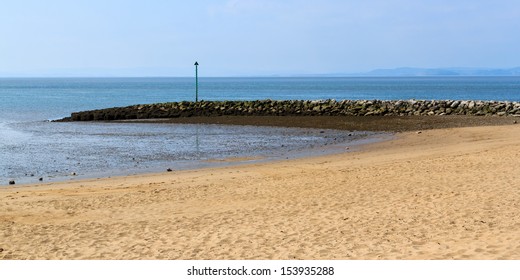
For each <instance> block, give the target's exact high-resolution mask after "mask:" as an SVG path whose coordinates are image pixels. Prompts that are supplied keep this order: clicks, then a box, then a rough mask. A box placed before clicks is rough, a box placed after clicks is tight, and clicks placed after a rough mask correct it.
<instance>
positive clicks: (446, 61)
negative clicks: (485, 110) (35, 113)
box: [0, 0, 520, 76]
mask: <svg viewBox="0 0 520 280" xmlns="http://www.w3.org/2000/svg"><path fill="white" fill-rule="evenodd" d="M519 32H520V1H518V0H487V1H484V0H457V1H453V0H422V1H421V0H363V1H361V0H356V1H353V0H352V1H351V0H319V1H318V0H316V1H304V0H299V1H297V0H222V1H220V0H197V1H187V0H180V1H175V0H149V1H132V0H125V1H123V0H45V1H43V0H34V1H29V0H1V5H0V76H13V75H18V76H105V75H110V76H192V75H193V72H194V66H193V63H194V62H195V60H197V61H198V62H199V63H200V66H199V73H200V75H201V76H234V75H271V74H278V75H290V74H318V73H352V72H361V71H368V70H371V69H375V68H395V67H402V66H410V67H426V68H436V67H451V66H460V67H498V68H500V67H516V66H520V52H519V50H520V35H519V34H520V33H519Z"/></svg>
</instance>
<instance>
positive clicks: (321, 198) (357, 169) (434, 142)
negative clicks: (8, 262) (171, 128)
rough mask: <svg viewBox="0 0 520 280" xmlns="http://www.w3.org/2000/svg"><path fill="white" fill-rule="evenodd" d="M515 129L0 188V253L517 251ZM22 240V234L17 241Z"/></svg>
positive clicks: (508, 255)
mask: <svg viewBox="0 0 520 280" xmlns="http://www.w3.org/2000/svg"><path fill="white" fill-rule="evenodd" d="M518 139H520V126H514V125H513V126H511V125H509V126H501V125H497V126H476V127H463V128H457V127H452V128H441V129H433V130H425V131H422V133H420V134H418V133H415V132H412V131H409V132H403V133H398V134H397V138H396V139H394V140H390V141H386V142H380V143H376V144H370V145H367V146H364V148H363V149H361V150H360V151H356V152H352V153H342V154H334V155H328V156H320V157H311V158H301V159H295V160H284V161H278V162H269V163H254V164H247V165H239V166H230V167H219V168H209V169H203V170H187V171H179V172H171V173H160V174H147V175H135V176H126V177H118V178H108V179H101V180H97V179H93V180H84V181H75V182H60V183H51V184H42V185H31V186H15V187H7V188H1V189H0V213H2V214H0V227H1V228H3V229H4V230H3V232H4V241H3V242H2V244H0V247H1V248H2V250H1V252H0V259H518V258H520V254H519V252H520V247H519V246H518V244H520V234H518V233H520V220H519V219H520V218H519V217H518V215H517V214H518V210H517V209H518V201H520V197H519V195H520V194H519V193H518V191H517V187H516V186H517V183H518V182H520V174H518V172H517V170H516V169H517V166H518V165H519V164H520V162H519V161H520V160H519V157H518V155H520V141H519V140H518ZM29 240H30V242H28V241H29Z"/></svg>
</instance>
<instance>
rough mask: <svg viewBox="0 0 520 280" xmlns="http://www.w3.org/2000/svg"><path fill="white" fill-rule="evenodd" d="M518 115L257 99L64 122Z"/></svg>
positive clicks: (150, 107)
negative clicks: (277, 117)
mask: <svg viewBox="0 0 520 280" xmlns="http://www.w3.org/2000/svg"><path fill="white" fill-rule="evenodd" d="M413 115H418V116H433V115H438V116H443V115H474V116H516V117H520V102H508V101H471V100H465V101H461V100H407V101H404V100H397V101H383V100H342V101H336V100H314V101H307V100H286V101H277V100H257V101H200V102H187V101H183V102H170V103H157V104H147V105H133V106H128V107H117V108H108V109H101V110H92V111H84V112H77V113H72V114H71V116H70V117H68V118H64V119H62V120H60V121H110V120H127V119H156V118H179V117H194V116H207V117H210V116H413Z"/></svg>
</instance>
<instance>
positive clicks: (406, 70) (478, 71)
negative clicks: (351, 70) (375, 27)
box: [354, 67, 520, 77]
mask: <svg viewBox="0 0 520 280" xmlns="http://www.w3.org/2000/svg"><path fill="white" fill-rule="evenodd" d="M358 75H359V76H376V77H383V76H385V77H396V76H411V77H416V76H520V67H516V68H509V69H493V68H412V67H402V68H395V69H376V70H372V71H370V72H365V73H358V74H354V76H358Z"/></svg>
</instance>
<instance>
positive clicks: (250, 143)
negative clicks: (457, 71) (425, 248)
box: [0, 77, 520, 185]
mask: <svg viewBox="0 0 520 280" xmlns="http://www.w3.org/2000/svg"><path fill="white" fill-rule="evenodd" d="M198 88H199V92H198V96H199V100H262V99H272V100H323V99H335V100H344V99H349V100H361V99H368V100H372V99H380V100H409V99H417V100H496V101H520V77H293V78H287V77H261V78H257V77H240V78H199V87H198ZM194 99H195V79H194V78H0V157H1V160H0V185H6V184H8V182H9V181H12V180H14V181H15V182H16V183H17V184H18V183H36V182H39V181H40V180H42V181H44V182H48V181H64V180H75V179H78V178H97V177H110V176H117V175H128V174H139V173H146V172H161V171H165V170H167V169H171V170H174V171H175V170H182V169H191V168H204V167H210V166H220V165H226V164H232V163H233V164H234V163H236V162H258V161H265V160H273V159H287V158H295V157H300V156H308V155H314V154H322V153H330V152H338V151H341V150H342V149H343V150H344V149H345V146H351V145H355V144H356V143H358V144H359V143H365V142H370V141H378V140H380V139H385V137H388V135H383V134H381V133H375V132H366V131H364V132H346V131H336V130H318V129H299V128H276V127H252V126H222V125H188V124H138V123H59V122H51V120H55V119H59V118H63V117H67V116H69V115H70V114H71V113H72V112H78V111H83V110H92V109H101V108H109V107H118V106H127V105H135V104H147V103H160V102H172V101H193V100H194ZM233 159H245V160H242V161H238V160H233Z"/></svg>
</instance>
